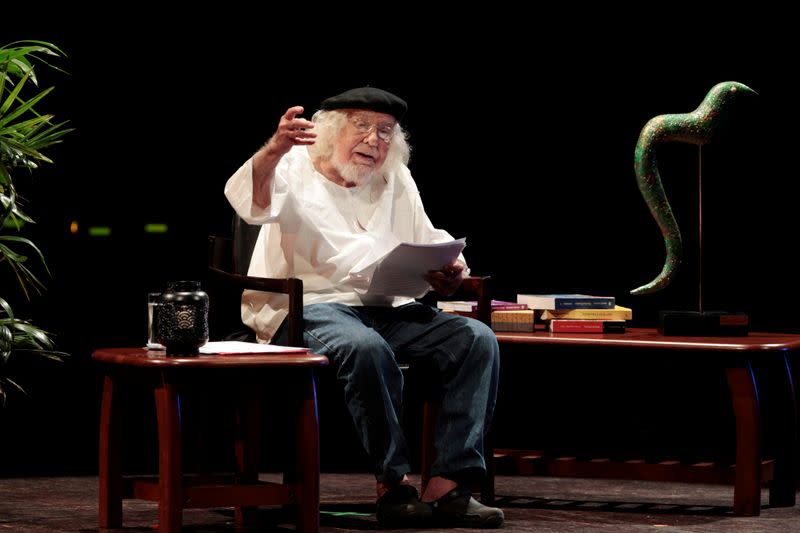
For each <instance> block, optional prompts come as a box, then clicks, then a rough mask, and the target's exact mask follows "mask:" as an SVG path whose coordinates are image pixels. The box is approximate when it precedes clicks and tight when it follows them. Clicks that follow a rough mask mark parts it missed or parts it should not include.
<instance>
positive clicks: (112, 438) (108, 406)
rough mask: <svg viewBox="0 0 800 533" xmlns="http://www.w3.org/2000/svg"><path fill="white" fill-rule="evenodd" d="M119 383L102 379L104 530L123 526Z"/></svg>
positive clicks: (101, 505) (101, 518)
mask: <svg viewBox="0 0 800 533" xmlns="http://www.w3.org/2000/svg"><path fill="white" fill-rule="evenodd" d="M115 386H116V383H115V382H114V380H113V379H112V378H111V376H108V375H107V376H105V378H104V379H103V399H102V404H101V408H100V450H99V452H100V453H99V456H100V464H99V468H98V473H99V475H98V493H99V508H100V509H99V511H100V512H99V522H100V527H101V528H118V527H122V472H121V470H120V449H119V445H120V418H119V417H120V413H119V405H118V404H119V401H117V400H115V398H114V388H115Z"/></svg>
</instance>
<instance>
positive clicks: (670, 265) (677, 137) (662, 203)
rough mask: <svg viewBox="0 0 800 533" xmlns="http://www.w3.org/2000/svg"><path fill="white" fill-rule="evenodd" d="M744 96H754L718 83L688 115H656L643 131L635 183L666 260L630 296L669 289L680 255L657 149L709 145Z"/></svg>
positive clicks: (728, 83) (736, 84) (735, 85)
mask: <svg viewBox="0 0 800 533" xmlns="http://www.w3.org/2000/svg"><path fill="white" fill-rule="evenodd" d="M744 94H757V93H756V92H755V91H753V90H752V89H751V88H750V87H748V86H747V85H744V84H743V83H739V82H736V81H725V82H722V83H718V84H717V85H715V86H714V87H712V88H711V90H710V91H708V94H706V97H705V98H704V99H703V101H702V102H701V103H700V105H699V106H698V107H697V109H695V110H694V111H692V112H691V113H681V114H676V115H659V116H657V117H654V118H652V119H650V120H649V121H648V122H647V124H645V126H644V128H642V132H641V133H640V134H639V140H638V141H637V143H636V152H635V156H634V169H635V171H636V181H637V183H638V184H639V190H640V191H641V192H642V196H644V200H645V202H646V203H647V206H648V207H649V208H650V213H651V214H652V215H653V218H655V220H656V222H657V223H658V227H659V228H660V229H661V233H662V235H663V236H664V245H665V246H666V249H667V257H666V260H665V262H664V268H663V269H662V270H661V273H660V274H659V275H658V276H656V278H655V279H654V280H653V281H651V282H650V283H648V284H646V285H642V286H641V287H638V288H636V289H633V290H632V291H631V294H648V293H651V292H656V291H659V290H661V289H663V288H664V287H666V286H667V285H669V283H670V282H671V281H672V278H673V276H674V275H675V271H676V269H677V268H678V266H679V265H680V263H681V257H682V255H683V245H682V242H681V232H680V229H678V223H677V222H676V221H675V215H673V214H672V208H671V207H670V205H669V200H667V195H666V193H665V192H664V187H663V185H662V184H661V176H660V175H659V173H658V164H657V161H656V147H657V146H658V145H659V144H661V143H665V142H669V141H678V142H685V143H690V144H696V145H703V144H706V143H708V142H709V141H710V140H711V138H712V137H713V136H714V134H715V132H716V131H717V130H718V129H719V126H720V124H721V123H722V122H723V121H724V119H725V116H726V114H727V113H728V112H729V109H730V106H731V104H732V103H733V102H734V101H736V100H738V99H739V98H740V97H741V95H744Z"/></svg>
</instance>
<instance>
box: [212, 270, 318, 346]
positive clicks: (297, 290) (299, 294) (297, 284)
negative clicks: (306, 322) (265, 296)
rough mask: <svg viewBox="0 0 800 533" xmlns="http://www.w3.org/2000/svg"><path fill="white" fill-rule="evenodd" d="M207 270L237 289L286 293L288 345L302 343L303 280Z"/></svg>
mask: <svg viewBox="0 0 800 533" xmlns="http://www.w3.org/2000/svg"><path fill="white" fill-rule="evenodd" d="M208 272H209V273H210V274H211V275H212V276H213V277H214V278H216V279H217V281H219V282H220V283H221V284H223V285H227V286H229V287H235V288H236V289H237V290H245V289H247V290H252V291H261V292H273V293H277V294H286V295H287V296H288V297H289V314H288V317H287V320H288V323H287V327H288V328H289V331H288V332H287V333H288V341H289V345H290V346H302V345H303V280H301V279H299V278H260V277H255V276H242V275H240V274H232V273H230V272H225V271H224V270H220V269H219V268H216V267H213V266H210V267H209V268H208Z"/></svg>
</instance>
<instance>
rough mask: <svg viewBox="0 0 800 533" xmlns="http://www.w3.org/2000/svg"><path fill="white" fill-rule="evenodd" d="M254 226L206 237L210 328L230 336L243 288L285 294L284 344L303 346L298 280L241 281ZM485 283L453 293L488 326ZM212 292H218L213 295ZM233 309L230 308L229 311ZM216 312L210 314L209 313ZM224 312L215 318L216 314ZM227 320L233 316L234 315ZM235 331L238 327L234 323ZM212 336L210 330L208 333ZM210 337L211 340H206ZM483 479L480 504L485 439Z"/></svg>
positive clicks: (476, 280)
mask: <svg viewBox="0 0 800 533" xmlns="http://www.w3.org/2000/svg"><path fill="white" fill-rule="evenodd" d="M259 230H260V226H253V225H250V224H247V223H245V222H244V221H243V220H242V219H241V218H239V217H238V216H237V217H234V222H233V235H234V237H233V238H232V239H231V238H227V237H220V236H214V235H212V236H209V274H210V279H209V282H210V283H211V289H210V292H211V294H212V301H218V300H219V299H220V298H223V299H226V300H227V301H226V303H225V305H217V304H214V303H212V305H211V309H210V313H211V320H210V323H211V326H212V328H213V327H214V324H218V323H224V321H225V320H228V323H229V325H228V326H227V327H228V330H229V331H233V330H234V329H235V327H236V326H235V325H233V324H230V317H231V315H232V312H231V309H238V305H239V303H238V302H239V300H240V299H241V295H242V291H243V290H245V289H249V290H256V291H265V292H274V293H279V294H286V295H288V298H289V314H288V316H287V327H288V344H289V345H290V346H302V345H303V281H302V280H300V279H298V278H261V277H253V276H247V275H246V274H247V269H248V267H249V263H250V257H251V256H252V252H253V248H254V247H255V241H256V239H257V237H258V232H259ZM490 282H491V279H490V277H489V276H485V277H477V276H471V277H467V278H466V279H465V280H464V283H463V285H462V288H461V289H460V291H459V294H462V293H463V294H468V295H471V296H473V297H472V299H475V300H477V302H478V311H477V318H478V319H479V320H481V321H482V322H484V323H485V324H487V325H490V326H491V283H490ZM214 288H217V289H218V290H214ZM234 305H236V306H234ZM215 307H216V312H215ZM222 308H224V309H225V310H227V312H226V313H225V316H220V315H221V314H222V313H221V312H220V309H222ZM233 316H235V317H237V318H238V317H239V314H238V313H233ZM238 326H239V327H241V322H239V324H238ZM212 336H213V331H212ZM212 338H213V337H212ZM440 403H441V400H440V398H426V399H425V400H424V403H423V427H422V453H421V460H420V463H421V467H420V470H421V478H422V488H423V490H424V489H425V486H426V485H427V482H428V480H429V477H430V476H429V473H430V467H431V466H432V464H433V462H434V459H435V456H436V455H435V447H434V431H435V424H436V418H437V416H438V413H439V406H440ZM485 456H486V462H487V477H486V479H485V480H484V482H483V483H481V484H480V493H481V500H482V501H483V502H484V503H491V502H493V501H494V461H493V447H492V446H491V444H490V443H489V439H488V437H487V446H486V450H485Z"/></svg>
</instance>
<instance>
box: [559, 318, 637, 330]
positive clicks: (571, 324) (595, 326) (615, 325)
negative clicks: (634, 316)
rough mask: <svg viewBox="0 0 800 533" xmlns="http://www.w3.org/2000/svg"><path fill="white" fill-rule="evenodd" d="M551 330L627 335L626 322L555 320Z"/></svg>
mask: <svg viewBox="0 0 800 533" xmlns="http://www.w3.org/2000/svg"><path fill="white" fill-rule="evenodd" d="M549 329H550V331H551V332H552V333H625V321H624V320H569V319H558V318H554V319H553V320H551V321H550V325H549Z"/></svg>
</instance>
